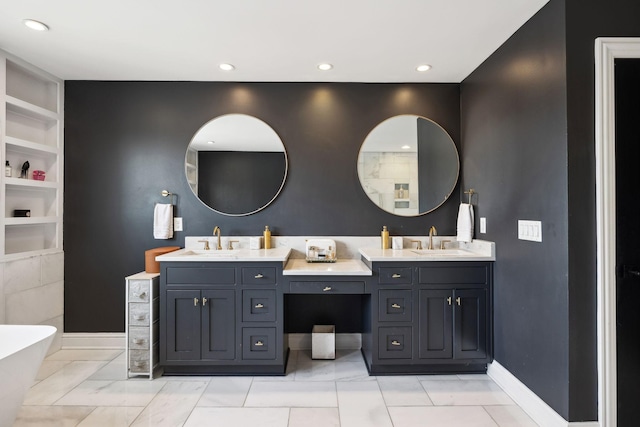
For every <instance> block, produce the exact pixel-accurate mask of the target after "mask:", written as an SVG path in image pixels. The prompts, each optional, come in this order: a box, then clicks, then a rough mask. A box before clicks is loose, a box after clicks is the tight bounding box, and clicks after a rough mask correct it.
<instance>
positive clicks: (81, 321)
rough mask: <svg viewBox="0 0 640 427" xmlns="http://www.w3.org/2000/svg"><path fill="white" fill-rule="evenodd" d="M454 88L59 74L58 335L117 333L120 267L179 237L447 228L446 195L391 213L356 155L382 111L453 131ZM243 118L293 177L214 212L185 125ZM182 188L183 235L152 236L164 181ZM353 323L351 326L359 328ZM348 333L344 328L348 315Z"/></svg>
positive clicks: (450, 209)
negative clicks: (269, 136)
mask: <svg viewBox="0 0 640 427" xmlns="http://www.w3.org/2000/svg"><path fill="white" fill-rule="evenodd" d="M459 103H460V98H459V85H457V84H356V83H334V84H328V83H211V82H97V81H67V82H66V83H65V206H64V233H65V235H64V249H65V331H66V332H100V331H104V332H121V331H123V330H124V277H125V276H127V275H130V274H134V273H136V272H139V271H142V270H144V251H145V250H146V249H149V248H153V247H157V246H165V245H179V246H182V245H183V244H184V236H185V235H211V234H212V231H213V227H214V226H216V225H218V226H220V227H221V228H222V233H223V235H225V236H229V235H244V236H247V235H252V236H255V235H260V234H261V233H262V230H263V229H264V226H265V225H269V226H270V227H271V229H272V230H273V234H274V235H318V236H323V235H354V236H364V235H377V234H378V233H379V231H380V229H381V228H382V225H387V226H388V227H389V229H390V231H391V233H392V234H415V235H418V234H420V235H425V234H427V230H428V229H429V227H430V226H431V225H435V226H436V227H437V228H438V231H439V233H440V234H453V233H454V232H455V221H456V214H457V206H458V203H459V201H460V199H459V197H458V196H457V194H458V192H454V197H453V198H452V199H450V200H449V201H448V202H446V203H445V204H444V205H443V206H442V207H440V208H439V209H437V210H436V211H434V212H433V213H430V214H427V215H424V216H420V217H415V218H407V217H398V216H394V215H391V214H388V213H386V212H384V211H382V210H381V209H379V208H378V207H376V206H375V205H373V204H372V203H371V201H370V200H369V198H368V197H367V196H366V194H365V193H364V192H363V190H362V189H361V187H360V183H359V181H358V175H357V170H356V164H357V157H358V151H359V149H360V145H361V144H362V141H364V139H365V137H366V136H367V134H368V133H369V132H370V131H371V129H373V128H374V127H375V126H376V125H377V124H378V123H380V122H381V121H383V120H385V119H387V118H389V117H391V116H395V115H398V114H416V115H421V116H425V117H428V118H430V119H433V120H434V121H436V122H437V123H439V124H440V125H442V127H443V128H444V129H445V130H446V131H447V132H449V134H450V135H451V136H452V137H453V139H454V141H456V143H457V142H458V141H459V139H460V138H459V127H460V126H459V125H460V123H459V117H460V116H459V114H460V113H459ZM229 113H244V114H250V115H253V116H255V117H258V118H259V119H261V120H263V121H265V122H266V123H268V124H269V125H270V126H271V127H272V128H273V129H274V130H275V131H276V133H277V134H278V135H279V136H280V137H281V139H282V141H283V143H284V145H285V147H286V149H287V155H288V159H289V175H288V177H287V181H286V184H285V186H284V188H283V191H282V193H281V194H280V196H279V197H278V198H277V199H276V200H275V201H274V203H273V204H272V205H270V206H269V207H268V208H266V209H265V210H263V211H260V212H258V213H256V214H254V215H250V216H246V217H229V216H223V215H220V214H218V213H215V212H213V211H211V210H210V209H208V208H207V207H205V206H204V205H203V204H202V203H200V201H198V200H197V199H196V198H195V197H194V196H193V194H192V192H191V190H190V189H189V187H188V185H187V182H186V178H185V176H184V156H185V151H186V148H187V145H188V144H189V141H190V140H191V137H192V136H193V134H194V133H195V132H196V131H197V130H198V129H199V128H200V127H201V126H202V125H203V124H204V123H206V122H207V121H209V120H211V119H212V118H213V117H217V116H219V115H222V114H229ZM163 189H167V190H169V191H171V192H174V193H176V194H177V195H178V206H177V210H176V215H178V216H181V217H183V218H184V227H185V231H184V232H178V233H177V235H176V238H175V239H172V240H166V241H165V240H154V239H153V234H152V215H153V206H154V204H155V203H157V202H165V201H166V199H163V198H162V197H161V196H160V191H162V190H163ZM356 327H357V326H356ZM347 329H349V325H347Z"/></svg>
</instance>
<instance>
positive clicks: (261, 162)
mask: <svg viewBox="0 0 640 427" xmlns="http://www.w3.org/2000/svg"><path fill="white" fill-rule="evenodd" d="M287 170H288V163H287V153H286V150H285V148H284V144H283V143H282V140H281V139H280V137H279V136H278V135H277V134H276V132H275V131H274V130H273V129H272V128H271V127H270V126H269V125H268V124H266V123H265V122H263V121H262V120H260V119H258V118H255V117H252V116H249V115H245V114H227V115H224V116H220V117H216V118H215V119H213V120H211V121H209V122H207V123H206V124H205V125H204V126H202V127H201V128H200V129H199V130H198V131H197V132H196V134H195V135H194V137H193V139H192V140H191V143H190V144H189V147H188V148H187V153H186V156H185V173H186V176H187V181H188V182H189V186H190V187H191V190H192V191H193V193H194V194H195V195H196V196H197V197H198V199H199V200H200V201H201V202H202V203H204V204H205V205H206V206H208V207H209V208H211V209H213V210H214V211H216V212H218V213H221V214H224V215H230V216H243V215H250V214H253V213H255V212H258V211H260V210H262V209H264V208H266V207H267V206H268V205H269V204H270V203H271V202H273V200H275V198H276V197H277V196H278V194H279V193H280V191H281V190H282V187H283V186H284V183H285V180H286V177H287Z"/></svg>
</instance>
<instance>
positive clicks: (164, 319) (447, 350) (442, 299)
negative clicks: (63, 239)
mask: <svg viewBox="0 0 640 427" xmlns="http://www.w3.org/2000/svg"><path fill="white" fill-rule="evenodd" d="M365 263H366V264H367V266H368V267H369V268H370V269H371V273H370V275H368V276H346V275H343V276H340V275H332V276H322V275H315V276H303V275H295V273H294V274H291V272H290V271H288V274H287V275H283V263H282V262H244V261H235V262H219V261H216V262H163V263H161V280H160V364H161V365H162V367H163V368H164V370H165V373H168V374H230V375H237V374H249V375H260V374H272V375H274V374H284V372H285V367H286V358H287V353H288V341H287V336H288V335H287V334H286V332H288V331H285V330H284V324H285V322H284V320H285V319H284V313H285V309H284V304H285V303H286V301H287V300H288V298H285V294H290V295H291V296H292V297H293V295H294V294H307V295H310V296H313V295H318V296H320V295H322V298H325V296H326V297H328V298H331V297H330V295H332V294H334V295H336V298H338V297H339V296H340V295H345V294H348V295H353V296H355V298H360V306H361V307H362V310H361V312H362V316H363V319H362V331H360V332H361V333H362V353H363V356H364V359H365V361H366V364H367V367H368V369H369V372H370V373H371V374H372V375H383V374H426V373H458V372H485V371H486V368H487V363H489V362H491V360H492V308H491V301H492V280H493V262H486V261H453V262H452V261H432V262H407V261H384V262H366V261H365ZM290 320H291V319H290ZM309 332H310V331H309Z"/></svg>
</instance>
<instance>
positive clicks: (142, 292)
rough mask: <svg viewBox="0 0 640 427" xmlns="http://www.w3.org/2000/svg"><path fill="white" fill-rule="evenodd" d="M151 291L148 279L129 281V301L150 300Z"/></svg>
mask: <svg viewBox="0 0 640 427" xmlns="http://www.w3.org/2000/svg"><path fill="white" fill-rule="evenodd" d="M150 292H151V289H150V287H149V281H148V280H131V281H129V302H149V298H150Z"/></svg>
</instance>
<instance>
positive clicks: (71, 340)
mask: <svg viewBox="0 0 640 427" xmlns="http://www.w3.org/2000/svg"><path fill="white" fill-rule="evenodd" d="M125 339H126V338H125V333H124V332H95V333H93V332H92V333H85V332H74V333H69V332H66V333H64V334H62V349H63V350H64V349H100V350H120V349H122V350H124V347H125Z"/></svg>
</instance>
